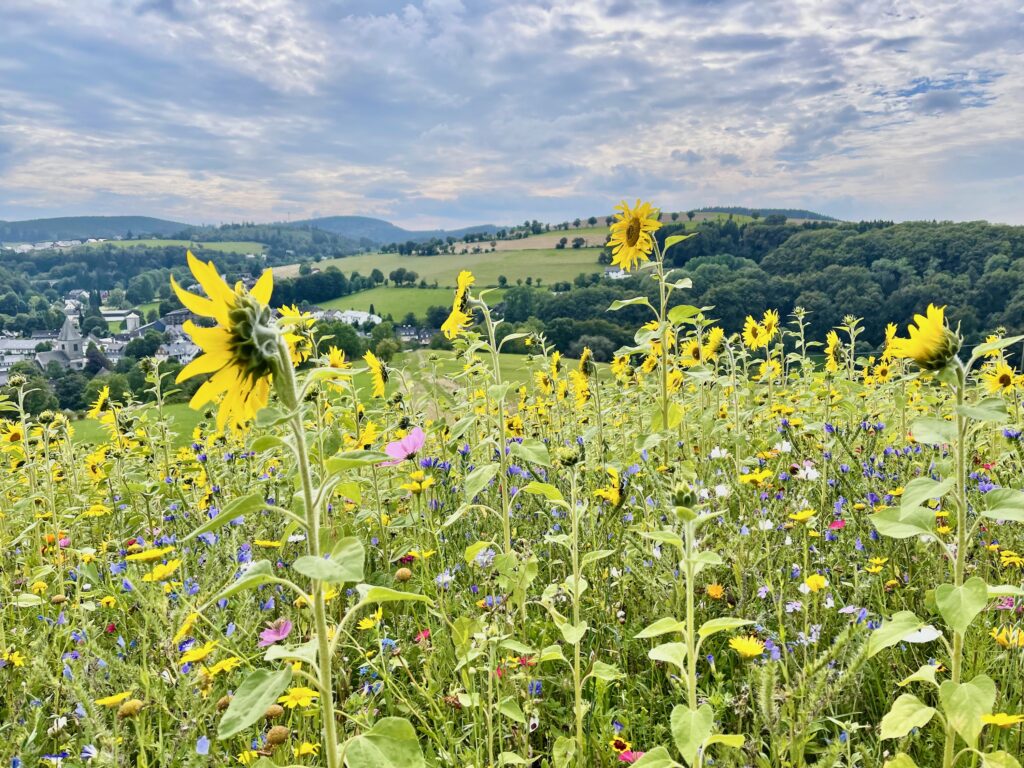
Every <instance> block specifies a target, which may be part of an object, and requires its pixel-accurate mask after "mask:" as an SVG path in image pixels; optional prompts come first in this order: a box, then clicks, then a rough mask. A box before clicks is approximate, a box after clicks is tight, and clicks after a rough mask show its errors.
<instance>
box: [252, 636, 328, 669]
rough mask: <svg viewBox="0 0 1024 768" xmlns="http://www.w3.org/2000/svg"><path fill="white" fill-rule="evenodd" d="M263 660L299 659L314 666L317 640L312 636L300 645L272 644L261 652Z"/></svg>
mask: <svg viewBox="0 0 1024 768" xmlns="http://www.w3.org/2000/svg"><path fill="white" fill-rule="evenodd" d="M263 660H264V661H301V662H304V663H306V664H309V665H310V666H316V660H317V641H316V638H313V639H312V640H310V641H309V642H307V643H302V644H300V645H276V644H275V645H272V646H270V647H269V648H267V652H266V653H264V654H263Z"/></svg>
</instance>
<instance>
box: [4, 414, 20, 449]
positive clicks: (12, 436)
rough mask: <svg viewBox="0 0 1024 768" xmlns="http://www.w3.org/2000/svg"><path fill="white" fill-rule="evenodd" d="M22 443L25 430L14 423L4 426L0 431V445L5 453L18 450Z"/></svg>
mask: <svg viewBox="0 0 1024 768" xmlns="http://www.w3.org/2000/svg"><path fill="white" fill-rule="evenodd" d="M24 442H25V430H24V429H22V427H21V424H18V423H17V422H16V421H12V422H10V423H9V424H5V425H4V428H3V430H0V445H2V447H3V449H4V450H6V451H15V450H20V449H21V444H22V443H24Z"/></svg>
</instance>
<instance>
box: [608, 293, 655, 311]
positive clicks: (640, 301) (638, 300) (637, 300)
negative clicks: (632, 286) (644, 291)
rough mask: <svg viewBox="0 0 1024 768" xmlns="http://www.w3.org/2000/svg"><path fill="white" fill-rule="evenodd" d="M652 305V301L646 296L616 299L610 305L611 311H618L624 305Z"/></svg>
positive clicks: (609, 309)
mask: <svg viewBox="0 0 1024 768" xmlns="http://www.w3.org/2000/svg"><path fill="white" fill-rule="evenodd" d="M637 305H640V306H644V307H650V308H651V309H654V307H651V302H650V301H648V299H647V297H646V296H634V297H633V298H632V299H616V300H615V301H613V302H612V304H611V306H610V307H608V311H609V312H618V311H619V310H620V309H622V308H623V307H634V306H637Z"/></svg>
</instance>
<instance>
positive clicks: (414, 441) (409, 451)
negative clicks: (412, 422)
mask: <svg viewBox="0 0 1024 768" xmlns="http://www.w3.org/2000/svg"><path fill="white" fill-rule="evenodd" d="M426 441H427V436H426V435H425V434H423V430H422V429H420V428H419V427H413V428H412V429H411V430H410V431H409V434H407V435H406V436H405V437H403V438H402V439H401V440H395V441H394V442H391V443H388V444H387V445H386V446H384V452H385V453H386V454H387V455H388V456H390V457H391V459H392V460H391V461H384V462H381V466H384V467H394V466H396V465H398V464H401V463H402V462H403V461H405V460H406V459H409V458H412V457H413V456H415V455H416V453H417V452H418V451H419V450H420V448H422V447H423V443H425V442H426Z"/></svg>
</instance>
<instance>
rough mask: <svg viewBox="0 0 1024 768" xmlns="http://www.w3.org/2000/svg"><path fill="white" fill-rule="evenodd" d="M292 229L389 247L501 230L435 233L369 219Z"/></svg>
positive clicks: (323, 221) (338, 219) (307, 223)
mask: <svg viewBox="0 0 1024 768" xmlns="http://www.w3.org/2000/svg"><path fill="white" fill-rule="evenodd" d="M289 226H292V227H300V228H301V227H311V228H313V229H320V230H323V231H324V232H330V233H332V234H335V235H341V236H342V237H347V238H350V239H352V240H357V241H358V240H364V239H365V240H372V241H373V242H374V243H376V244H377V245H385V244H387V243H400V242H406V241H409V240H412V241H415V242H421V241H425V240H433V239H435V238H438V239H442V240H443V239H445V238H447V237H454V238H456V239H458V238H461V237H464V236H465V235H468V234H478V233H480V232H496V231H497V229H498V228H497V227H495V226H493V225H490V224H485V225H481V226H475V227H463V228H462V229H452V230H444V229H433V230H410V229H403V228H402V227H398V226H396V225H394V224H392V223H391V222H389V221H384V220H383V219H374V218H372V217H369V216H326V217H323V218H319V219H305V220H303V221H295V222H291V223H290V224H289Z"/></svg>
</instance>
